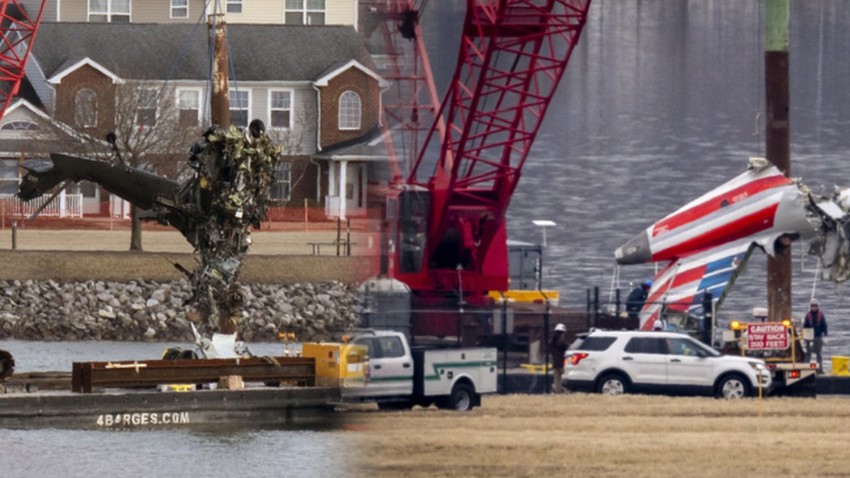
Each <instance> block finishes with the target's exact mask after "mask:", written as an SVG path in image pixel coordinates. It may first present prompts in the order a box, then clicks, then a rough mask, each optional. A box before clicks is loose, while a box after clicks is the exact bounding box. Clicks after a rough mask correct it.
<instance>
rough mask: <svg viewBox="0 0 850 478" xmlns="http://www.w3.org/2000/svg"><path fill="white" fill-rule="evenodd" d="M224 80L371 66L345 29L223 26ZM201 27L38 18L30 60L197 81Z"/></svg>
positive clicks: (203, 75)
mask: <svg viewBox="0 0 850 478" xmlns="http://www.w3.org/2000/svg"><path fill="white" fill-rule="evenodd" d="M227 36H228V53H229V57H230V61H231V62H232V64H233V70H235V73H233V72H231V81H312V80H315V79H317V78H319V77H320V76H321V75H322V74H323V73H326V72H327V70H328V67H329V66H330V65H333V64H338V63H339V62H342V63H347V62H350V61H351V60H356V61H357V62H359V63H360V64H362V65H364V66H365V67H366V68H369V69H372V70H374V64H373V62H372V59H371V57H370V56H369V52H368V51H367V50H366V47H365V46H364V44H363V41H362V39H361V38H360V37H359V36H358V34H357V32H356V31H354V28H352V27H351V26H301V25H245V24H229V25H227ZM207 38H208V37H207V27H206V26H205V25H197V26H196V25H192V24H146V23H131V24H126V23H123V24H121V23H64V22H61V23H42V24H41V27H40V29H39V35H38V41H37V42H35V44H34V46H33V53H32V56H33V59H34V60H35V61H37V62H38V64H39V66H41V68H42V70H43V71H44V73H45V75H46V77H47V78H55V77H60V78H61V76H64V74H67V71H66V70H67V69H69V68H75V67H78V66H80V65H81V64H85V63H81V60H82V59H85V58H88V59H90V60H91V61H92V62H94V63H96V64H97V65H99V66H100V67H102V68H104V69H106V70H108V71H110V72H112V73H114V74H115V75H116V76H118V77H120V78H123V79H138V80H162V79H165V80H202V81H205V80H206V79H207V78H208V77H209V61H208V58H209V55H210V53H209V47H208V39H207Z"/></svg>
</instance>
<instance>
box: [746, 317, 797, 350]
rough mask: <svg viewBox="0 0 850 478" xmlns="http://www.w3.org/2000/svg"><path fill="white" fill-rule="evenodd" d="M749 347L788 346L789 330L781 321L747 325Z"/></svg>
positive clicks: (768, 348)
mask: <svg viewBox="0 0 850 478" xmlns="http://www.w3.org/2000/svg"><path fill="white" fill-rule="evenodd" d="M747 348H748V349H750V350H782V349H787V348H788V331H787V329H786V328H785V326H784V325H782V324H781V323H763V324H749V325H747Z"/></svg>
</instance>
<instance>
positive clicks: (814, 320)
mask: <svg viewBox="0 0 850 478" xmlns="http://www.w3.org/2000/svg"><path fill="white" fill-rule="evenodd" d="M803 328H804V329H814V340H811V341H806V350H807V351H808V353H807V354H806V355H807V359H808V360H809V361H811V360H812V359H813V358H815V359H817V363H818V373H823V353H822V351H823V340H824V337H826V336H827V335H829V327H827V325H826V316H825V315H824V314H823V311H822V310H820V304H818V300H817V299H812V302H811V303H810V304H809V312H808V313H807V314H806V317H805V318H804V319H803Z"/></svg>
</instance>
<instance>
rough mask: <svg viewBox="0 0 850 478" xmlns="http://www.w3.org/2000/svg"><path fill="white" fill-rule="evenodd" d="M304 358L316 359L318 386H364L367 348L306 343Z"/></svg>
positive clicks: (303, 349) (352, 345)
mask: <svg viewBox="0 0 850 478" xmlns="http://www.w3.org/2000/svg"><path fill="white" fill-rule="evenodd" d="M301 355H302V356H303V357H308V358H314V359H316V385H318V386H320V387H352V386H360V387H362V386H364V385H365V383H366V380H365V379H366V369H367V367H368V358H369V357H368V355H367V350H366V347H364V346H362V345H354V344H341V343H335V342H325V343H322V342H318V343H316V342H311V343H305V344H304V345H303V348H302V350H301Z"/></svg>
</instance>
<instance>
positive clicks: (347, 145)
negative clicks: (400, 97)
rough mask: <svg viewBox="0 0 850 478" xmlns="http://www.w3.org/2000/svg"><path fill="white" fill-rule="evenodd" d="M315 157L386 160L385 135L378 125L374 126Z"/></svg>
mask: <svg viewBox="0 0 850 478" xmlns="http://www.w3.org/2000/svg"><path fill="white" fill-rule="evenodd" d="M314 157H315V158H316V159H321V160H325V161H364V162H365V161H377V162H385V161H387V160H388V157H387V146H386V144H384V136H383V135H382V134H381V129H380V128H378V127H375V128H372V129H371V130H369V131H367V132H366V133H365V134H363V135H361V136H359V137H357V138H354V139H350V140H348V141H343V142H340V143H337V144H334V145H333V146H330V147H327V148H325V149H323V150H322V152H321V153H319V154H316V155H315V156H314Z"/></svg>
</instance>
